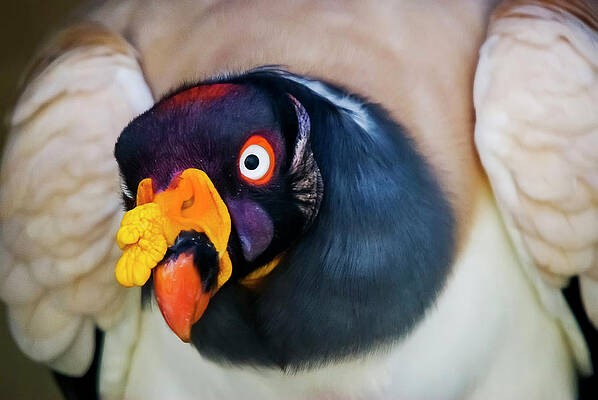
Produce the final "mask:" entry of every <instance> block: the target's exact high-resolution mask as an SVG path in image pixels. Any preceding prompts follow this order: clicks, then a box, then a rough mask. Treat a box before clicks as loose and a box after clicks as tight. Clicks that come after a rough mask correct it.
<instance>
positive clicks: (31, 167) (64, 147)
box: [0, 27, 153, 375]
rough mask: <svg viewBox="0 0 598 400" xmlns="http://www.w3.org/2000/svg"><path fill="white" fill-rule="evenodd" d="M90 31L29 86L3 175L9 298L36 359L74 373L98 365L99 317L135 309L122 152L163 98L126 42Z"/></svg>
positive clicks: (1, 236)
mask: <svg viewBox="0 0 598 400" xmlns="http://www.w3.org/2000/svg"><path fill="white" fill-rule="evenodd" d="M98 30H99V31H100V32H99V33H98ZM89 31H90V32H91V31H93V40H91V39H90V40H87V41H86V40H85V37H84V36H83V37H73V41H75V42H78V43H79V45H74V46H71V47H70V48H67V49H64V51H62V52H59V54H57V55H56V58H54V57H53V58H52V60H51V61H50V63H49V64H48V65H47V66H46V67H45V68H44V69H43V70H42V72H41V73H40V74H38V75H37V76H36V77H35V78H34V79H33V80H32V81H31V82H30V83H29V85H28V87H27V88H26V90H25V91H24V92H23V94H22V96H21V97H20V100H19V102H18V104H17V106H16V109H15V111H14V114H13V116H12V119H11V121H10V135H9V139H8V143H7V147H6V149H5V153H4V157H3V162H2V171H1V176H0V180H1V181H0V185H1V192H0V213H1V214H0V218H1V222H2V229H1V232H0V296H1V298H2V300H4V301H5V302H6V304H7V306H8V315H9V324H10V328H11V331H12V334H13V337H14V339H15V340H16V342H17V344H18V345H19V347H20V348H21V350H22V351H23V352H25V353H26V354H27V355H28V356H30V357H31V358H33V359H34V360H36V361H41V362H45V363H47V364H48V365H50V366H51V367H52V368H54V369H56V370H58V371H61V372H63V373H66V374H70V375H80V374H83V373H84V372H85V371H86V370H87V368H88V367H89V365H90V362H91V360H92V357H93V353H94V328H95V325H98V326H99V327H101V328H102V329H109V328H110V327H112V326H114V324H115V323H116V322H118V321H119V320H120V319H121V317H122V314H123V310H124V308H125V307H124V306H123V304H124V302H125V296H126V295H125V293H126V291H125V290H124V289H123V288H121V287H119V285H118V284H117V283H116V280H115V278H114V265H115V262H116V260H117V258H118V256H119V251H118V248H117V246H116V245H115V239H114V237H115V233H116V230H117V229H118V226H119V223H120V219H121V217H122V211H121V208H122V206H121V200H120V198H119V192H120V188H119V175H118V169H117V165H116V162H115V160H114V157H113V155H112V152H113V148H114V143H115V141H116V138H117V136H118V134H119V133H120V131H121V130H122V129H123V128H124V126H125V125H126V124H127V123H128V122H129V121H130V120H131V119H132V118H133V117H135V116H136V115H137V114H139V113H140V112H142V111H144V110H145V109H147V108H149V107H150V106H151V105H152V103H153V100H152V96H151V93H150V91H149V89H148V87H147V84H146V83H145V81H144V79H143V74H142V71H141V69H140V67H139V64H138V62H137V60H136V58H135V55H134V52H133V50H132V49H131V48H130V47H128V45H127V44H126V42H125V41H124V40H123V39H120V38H118V37H116V36H114V35H112V34H110V33H108V32H105V31H102V30H101V29H99V28H97V27H92V28H91V30H89ZM85 34H86V30H85V29H78V30H76V31H75V32H74V33H73V32H71V35H85ZM63 38H64V35H63Z"/></svg>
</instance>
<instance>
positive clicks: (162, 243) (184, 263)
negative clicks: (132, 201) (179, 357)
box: [116, 169, 232, 342]
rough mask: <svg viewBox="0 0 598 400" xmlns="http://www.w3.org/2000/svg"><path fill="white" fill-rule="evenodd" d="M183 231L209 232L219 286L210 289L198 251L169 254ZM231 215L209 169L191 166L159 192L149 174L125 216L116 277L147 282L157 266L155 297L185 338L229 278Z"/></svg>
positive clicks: (130, 282)
mask: <svg viewBox="0 0 598 400" xmlns="http://www.w3.org/2000/svg"><path fill="white" fill-rule="evenodd" d="M183 231H193V232H197V233H204V234H205V235H206V236H207V238H208V239H209V241H210V242H211V243H212V244H213V246H214V248H215V250H216V252H217V255H218V268H219V271H218V276H217V283H216V285H215V287H214V288H213V289H211V290H209V291H207V292H206V291H205V289H204V285H202V280H201V278H202V277H201V276H200V273H199V269H198V267H197V265H196V263H198V262H202V260H195V259H194V255H193V252H191V253H187V252H184V253H180V254H176V256H174V257H169V258H168V259H166V260H163V259H164V256H165V254H166V251H167V249H168V248H169V247H172V246H173V245H174V243H175V241H176V239H177V237H178V236H179V234H180V233H181V232H183ZM230 231H231V219H230V215H229V213H228V209H227V208H226V205H225V204H224V202H223V201H222V198H221V197H220V195H219V194H218V192H217V190H216V188H215V187H214V185H213V184H212V182H211V180H210V178H209V177H208V176H207V175H206V173H205V172H203V171H200V170H197V169H187V170H185V171H183V172H182V173H181V174H180V175H178V176H177V177H175V178H174V179H173V180H172V181H171V183H170V185H169V186H168V188H167V189H166V190H164V191H163V192H160V193H157V194H154V190H153V185H152V181H151V179H149V178H146V179H144V180H143V181H141V182H140V183H139V187H138V190H137V207H135V208H134V209H133V210H131V211H129V212H127V213H126V214H125V216H124V217H123V221H122V223H121V228H120V229H119V232H118V234H117V242H118V244H119V246H120V247H121V249H123V256H122V257H121V259H120V260H119V261H118V263H117V266H116V278H117V280H118V281H119V282H120V283H121V284H122V285H123V286H133V285H137V286H142V285H143V284H145V282H146V281H147V280H148V279H149V274H150V272H151V270H152V269H154V272H153V284H154V289H155V294H156V300H157V302H158V306H159V307H160V311H161V312H162V315H163V316H164V319H165V320H166V323H167V324H168V326H169V327H170V329H172V331H173V332H174V333H175V334H176V335H177V336H178V337H179V338H181V340H183V341H184V342H189V340H190V334H191V333H190V332H191V326H192V325H193V324H194V323H195V322H197V321H198V320H199V318H201V316H202V314H203V312H204V311H205V309H206V307H207V305H208V303H209V300H210V297H211V296H212V295H213V294H215V293H216V291H217V290H218V289H219V288H220V287H221V286H222V285H223V284H224V283H226V281H227V280H228V279H229V278H230V276H231V273H232V263H231V260H230V256H229V254H228V251H227V245H228V240H229V236H230Z"/></svg>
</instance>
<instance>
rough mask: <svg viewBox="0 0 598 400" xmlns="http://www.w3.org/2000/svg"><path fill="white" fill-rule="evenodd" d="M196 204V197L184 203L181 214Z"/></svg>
mask: <svg viewBox="0 0 598 400" xmlns="http://www.w3.org/2000/svg"><path fill="white" fill-rule="evenodd" d="M194 202H195V196H191V198H190V199H188V200H185V201H183V204H181V212H183V211H185V210H186V209H188V208H191V207H192V206H193V203H194Z"/></svg>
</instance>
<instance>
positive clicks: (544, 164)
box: [474, 0, 598, 371]
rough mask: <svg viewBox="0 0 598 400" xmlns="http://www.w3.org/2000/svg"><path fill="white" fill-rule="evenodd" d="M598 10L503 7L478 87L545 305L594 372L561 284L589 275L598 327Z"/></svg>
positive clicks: (497, 163) (479, 140) (487, 164)
mask: <svg viewBox="0 0 598 400" xmlns="http://www.w3.org/2000/svg"><path fill="white" fill-rule="evenodd" d="M592 7H596V3H594V4H591V3H590V2H586V1H584V0H578V1H557V0H552V1H548V0H547V1H542V0H527V1H524V0H517V1H506V2H503V3H502V4H501V5H500V6H499V7H498V8H497V9H496V10H495V12H494V15H493V19H492V21H491V24H490V27H489V31H488V37H487V39H486V42H485V43H484V45H483V47H482V48H481V50H480V60H479V65H478V68H477V71H476V77H475V84H474V103H475V108H476V127H475V140H476V146H477V149H478V152H479V155H480V159H481V161H482V164H483V166H484V168H485V170H486V172H487V174H488V177H489V178H490V182H491V184H492V188H493V190H494V194H495V197H496V200H497V202H498V206H499V208H500V210H501V212H502V215H503V219H504V221H505V224H506V226H507V229H508V230H509V233H510V235H511V238H512V239H513V243H514V245H515V247H516V249H517V251H518V253H519V255H520V259H521V261H522V264H523V265H524V267H525V268H526V270H527V272H528V275H529V276H530V278H531V279H532V281H534V283H535V284H536V287H537V288H538V291H539V294H540V297H541V300H542V301H543V303H544V304H545V305H546V306H547V308H548V309H549V310H550V311H551V312H552V313H553V314H554V315H555V316H557V317H558V318H560V319H561V322H562V324H563V326H564V327H565V330H566V332H567V333H568V336H569V339H570V341H571V343H572V345H573V349H574V352H575V353H576V355H577V359H578V362H579V364H580V366H583V365H584V364H585V365H586V367H587V366H588V365H589V364H588V363H589V360H588V359H587V350H584V348H585V343H584V341H583V338H582V337H581V335H580V333H579V330H578V327H577V324H576V322H575V321H574V319H573V317H572V315H571V313H570V311H569V309H568V307H567V305H566V304H565V302H564V300H563V297H562V295H561V293H560V290H559V288H560V287H561V286H563V285H564V284H565V283H566V282H567V281H568V279H569V278H570V277H571V276H574V275H580V281H581V286H582V290H583V297H584V300H585V302H586V304H585V306H586V308H587V310H588V314H589V315H590V317H591V318H592V320H593V322H594V324H596V325H597V326H598V281H597V280H598V34H597V29H598V20H597V19H596V15H597V14H596V12H597V10H596V8H592ZM538 271H539V273H538ZM540 275H541V276H542V278H543V279H540ZM584 352H585V353H586V354H585V356H584ZM582 369H584V368H582ZM585 370H586V371H588V368H585Z"/></svg>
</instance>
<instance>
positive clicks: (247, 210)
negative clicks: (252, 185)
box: [226, 200, 274, 262]
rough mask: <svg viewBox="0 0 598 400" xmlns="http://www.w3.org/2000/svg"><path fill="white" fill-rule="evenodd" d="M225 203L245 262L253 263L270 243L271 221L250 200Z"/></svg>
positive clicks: (271, 233)
mask: <svg viewBox="0 0 598 400" xmlns="http://www.w3.org/2000/svg"><path fill="white" fill-rule="evenodd" d="M226 203H227V206H228V211H229V213H230V215H231V218H232V220H233V224H234V226H235V228H236V230H237V234H238V235H239V240H240V241H241V247H242V249H243V255H244V256H245V259H246V260H247V261H249V262H251V261H254V260H255V259H256V258H257V256H259V255H260V254H262V253H263V252H264V250H266V248H267V247H268V246H269V245H270V242H271V241H272V237H273V234H274V225H273V223H272V219H271V218H270V216H269V215H268V214H267V213H266V212H265V211H264V210H263V209H262V208H261V207H260V206H259V205H258V204H257V203H255V202H253V201H251V200H229V201H226Z"/></svg>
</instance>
